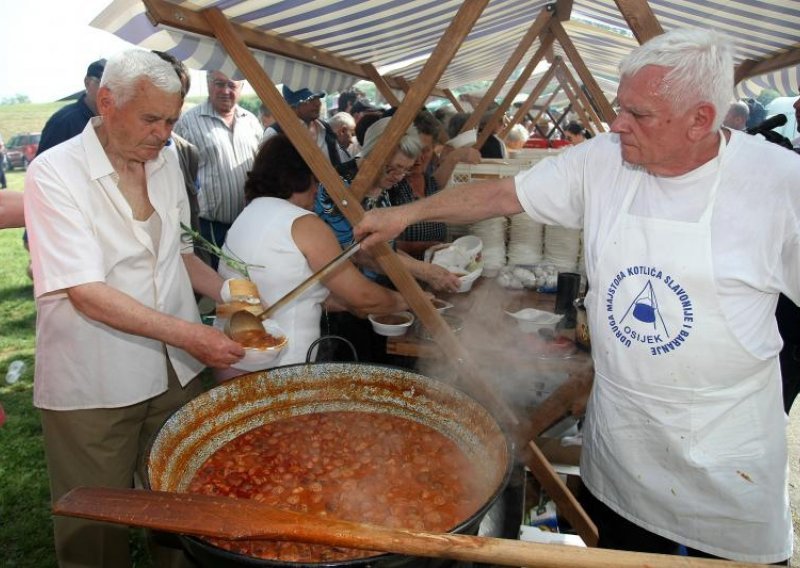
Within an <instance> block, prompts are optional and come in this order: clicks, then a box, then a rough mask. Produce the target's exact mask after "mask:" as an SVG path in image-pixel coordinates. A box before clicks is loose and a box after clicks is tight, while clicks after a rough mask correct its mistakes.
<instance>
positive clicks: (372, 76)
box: [363, 64, 400, 107]
mask: <svg viewBox="0 0 800 568" xmlns="http://www.w3.org/2000/svg"><path fill="white" fill-rule="evenodd" d="M363 68H364V73H366V75H367V76H368V77H369V80H370V81H372V82H373V83H374V84H375V88H376V89H378V92H379V93H380V94H381V95H382V96H383V98H384V99H385V100H386V102H387V103H389V104H390V105H391V106H393V107H397V106H400V99H398V98H397V97H396V96H395V94H394V91H392V88H391V87H390V86H389V83H388V82H387V81H386V79H385V78H384V77H383V75H381V74H380V73H378V70H377V69H376V68H375V66H374V65H372V64H365V65H364V66H363Z"/></svg>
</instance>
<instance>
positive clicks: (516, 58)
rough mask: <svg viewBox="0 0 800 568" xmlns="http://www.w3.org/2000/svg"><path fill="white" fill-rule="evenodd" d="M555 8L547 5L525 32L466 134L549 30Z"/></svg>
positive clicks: (483, 100)
mask: <svg viewBox="0 0 800 568" xmlns="http://www.w3.org/2000/svg"><path fill="white" fill-rule="evenodd" d="M553 8H554V6H553V5H552V4H547V5H546V6H545V7H543V8H542V9H541V10H540V11H539V15H538V16H536V19H535V20H534V21H533V23H532V24H531V27H530V28H528V31H527V32H525V35H524V36H522V39H521V40H520V42H519V45H517V48H516V49H515V50H514V53H512V54H511V56H510V57H509V58H508V60H506V63H505V65H503V68H502V69H500V72H499V73H498V74H497V76H496V77H495V79H494V81H492V84H491V86H490V87H489V89H488V90H487V91H486V94H485V95H484V96H483V98H482V99H481V102H480V103H479V104H478V107H477V108H476V109H475V111H474V112H473V113H472V114H471V115H470V117H469V118H468V119H467V122H466V123H465V124H464V127H463V128H462V131H464V132H466V131H467V130H472V129H473V128H475V127H476V126H478V123H479V122H480V119H481V117H482V116H483V115H484V114H485V113H486V111H487V110H489V107H490V106H491V104H492V103H493V102H494V99H495V97H497V95H498V93H499V92H500V89H502V88H503V85H505V84H506V81H508V78H509V77H511V74H512V73H513V72H514V70H515V69H516V68H517V66H518V65H519V62H520V61H522V58H523V57H524V56H525V54H526V53H528V50H529V49H530V48H531V45H533V42H534V41H535V40H536V39H537V38H538V37H539V35H540V34H541V33H542V31H543V30H545V29H546V28H547V25H548V24H549V23H550V18H552V17H553Z"/></svg>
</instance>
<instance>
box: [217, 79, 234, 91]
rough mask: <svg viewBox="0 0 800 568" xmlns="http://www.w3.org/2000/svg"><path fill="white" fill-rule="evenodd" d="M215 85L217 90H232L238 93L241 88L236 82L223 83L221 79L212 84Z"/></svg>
mask: <svg viewBox="0 0 800 568" xmlns="http://www.w3.org/2000/svg"><path fill="white" fill-rule="evenodd" d="M211 84H212V85H214V88H215V89H230V90H231V91H236V90H237V89H238V88H239V83H236V82H235V81H222V80H221V79H216V80H214V81H212V83H211Z"/></svg>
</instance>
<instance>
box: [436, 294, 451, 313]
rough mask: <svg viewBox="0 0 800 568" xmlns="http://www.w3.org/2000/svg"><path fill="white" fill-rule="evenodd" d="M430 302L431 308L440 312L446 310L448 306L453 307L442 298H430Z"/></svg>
mask: <svg viewBox="0 0 800 568" xmlns="http://www.w3.org/2000/svg"><path fill="white" fill-rule="evenodd" d="M431 303H432V304H433V309H435V310H436V311H437V312H439V313H440V314H442V313H444V312H446V311H447V310H449V309H450V308H452V307H453V304H451V303H450V302H448V301H446V300H442V299H441V298H431Z"/></svg>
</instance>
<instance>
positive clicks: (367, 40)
mask: <svg viewBox="0 0 800 568" xmlns="http://www.w3.org/2000/svg"><path fill="white" fill-rule="evenodd" d="M173 3H175V4H178V5H180V6H183V7H186V8H187V9H192V10H200V9H203V8H207V7H217V8H219V9H220V10H222V12H223V13H224V14H225V15H226V16H227V17H228V18H229V19H230V20H231V21H232V22H234V23H236V24H241V25H244V26H248V27H252V28H254V29H256V30H259V31H264V32H268V33H272V34H278V35H280V36H281V37H283V38H286V39H289V40H293V41H297V42H300V43H303V44H305V45H309V46H312V47H315V48H317V49H324V50H327V51H329V52H331V53H333V54H335V55H337V56H339V57H341V58H346V59H348V60H350V61H352V62H356V63H359V64H365V63H369V64H372V65H374V66H375V67H376V68H378V70H379V71H380V72H381V73H386V72H387V70H388V73H389V74H390V75H392V74H396V75H399V76H401V77H403V78H405V79H407V80H413V79H414V78H415V77H416V76H417V75H418V74H419V72H420V71H421V69H422V67H423V65H424V63H425V61H426V60H427V58H428V57H429V56H430V54H431V53H432V51H433V49H434V48H435V46H436V43H437V42H438V40H439V38H440V37H441V35H442V34H443V33H444V31H445V30H446V29H447V27H448V26H449V25H450V24H451V22H452V20H453V17H454V16H455V14H456V12H457V10H458V8H459V7H460V6H461V4H462V2H460V1H458V0H335V1H334V0H280V1H270V0H198V1H197V2H194V3H189V2H173ZM546 4H548V0H491V1H490V3H489V5H488V7H487V8H486V10H485V11H484V13H483V14H482V16H481V17H480V19H479V20H478V22H477V24H476V25H475V27H474V28H473V30H472V31H471V32H470V34H469V36H468V37H467V39H466V41H465V42H464V44H463V45H462V46H461V49H459V51H458V53H457V55H456V56H455V58H454V59H453V61H452V62H451V63H450V65H449V66H448V68H447V70H446V71H445V73H444V75H443V76H442V78H441V80H440V81H439V84H438V86H439V87H441V88H450V89H454V88H459V87H462V86H464V85H466V84H469V83H473V82H476V81H485V80H492V79H493V78H494V77H495V76H496V74H497V72H498V71H499V70H500V68H501V67H502V66H503V64H504V63H505V62H506V60H507V59H508V58H509V57H510V55H511V53H512V52H513V51H514V49H515V48H516V46H517V45H518V43H519V41H520V40H521V38H522V36H523V35H524V34H525V32H526V31H527V29H528V28H529V26H530V25H531V24H532V22H533V21H534V19H535V18H536V16H537V14H538V13H539V12H540V11H541V9H542V8H543V7H544V6H545V5H546ZM650 6H651V7H652V9H653V11H654V13H655V14H656V16H657V18H658V20H659V21H660V22H661V24H662V26H663V27H664V28H665V29H671V28H673V27H677V26H689V25H696V26H703V27H711V28H715V29H718V30H720V31H722V32H724V33H726V34H729V35H730V36H732V37H733V38H734V40H735V41H736V42H737V48H738V49H737V62H741V61H743V60H745V59H757V60H758V59H762V58H766V57H770V56H774V55H775V54H776V53H779V52H781V51H782V50H787V49H792V48H795V49H796V48H798V46H800V31H798V30H800V1H798V0H769V1H767V0H650ZM572 15H573V20H572V21H569V22H565V28H566V29H567V33H568V34H569V36H570V38H571V39H572V41H573V42H574V43H575V45H576V47H577V49H578V51H579V53H580V54H581V56H582V57H583V58H584V60H585V62H586V65H587V67H588V68H589V69H590V70H591V71H592V73H593V75H594V76H595V77H596V78H598V79H599V78H603V79H608V80H613V79H615V78H616V74H617V64H618V62H619V60H620V59H621V58H622V57H623V56H624V55H625V54H626V53H628V52H629V51H630V50H631V49H632V48H633V47H635V46H636V45H637V42H636V40H635V39H633V38H632V36H631V35H630V32H629V30H628V27H627V24H626V22H625V20H624V19H623V17H622V16H621V14H620V13H619V10H618V9H617V7H616V4H615V2H614V1H613V0H574V4H573V12H572ZM92 25H93V26H95V27H98V28H101V29H105V30H107V31H110V32H111V33H114V34H115V35H117V36H119V37H121V38H123V39H125V40H127V41H129V42H131V43H132V44H135V45H139V46H142V47H145V48H149V49H159V50H162V51H167V52H169V53H171V54H172V55H175V56H176V57H178V58H179V59H181V60H183V61H185V62H186V64H187V65H188V66H189V67H192V68H196V69H222V70H223V71H226V72H227V73H228V74H229V75H232V76H234V77H239V76H238V75H237V72H236V70H235V66H234V64H233V62H232V61H231V59H230V58H229V57H228V55H227V53H226V52H225V50H224V49H223V48H222V46H221V45H220V44H219V43H218V42H217V41H216V40H214V39H212V38H206V37H200V36H197V35H195V34H191V33H187V32H184V31H179V30H174V29H166V28H162V27H158V26H154V25H153V24H152V23H151V22H150V21H149V20H148V18H147V14H146V10H145V7H144V4H143V3H142V2H141V0H114V2H113V3H112V4H111V5H109V6H108V7H107V8H106V9H105V10H104V11H103V12H102V13H101V14H100V15H99V16H98V17H97V18H95V20H94V21H93V22H92ZM537 47H538V41H537V42H534V45H533V46H532V47H531V49H530V51H529V54H530V55H529V56H532V54H533V53H534V51H535V49H536V48H537ZM555 53H556V54H562V51H561V48H560V47H559V46H558V45H557V44H556V49H555ZM254 54H255V56H256V58H257V59H258V61H259V62H260V63H261V65H263V67H264V69H265V70H266V71H267V73H268V74H269V75H270V77H271V78H272V79H273V81H275V82H276V83H286V84H287V85H289V86H291V87H292V88H300V87H309V88H311V89H314V90H320V89H321V90H326V91H338V90H341V89H343V88H346V87H347V86H349V85H352V84H353V83H355V82H356V80H357V78H356V77H353V76H351V75H347V74H344V73H341V72H337V71H332V70H329V69H325V68H322V67H319V66H316V65H313V64H310V63H305V62H301V61H297V60H293V59H289V58H286V57H281V56H276V55H274V54H268V53H264V52H259V51H254ZM525 62H527V59H525V60H524V61H523V64H524V63H525ZM799 75H800V71H798V69H797V68H796V67H795V68H792V69H788V70H787V69H785V70H782V71H778V72H775V73H770V74H768V75H764V76H761V77H757V78H753V79H751V80H748V81H746V82H743V83H742V84H741V85H740V87H739V92H740V94H742V95H748V96H751V95H752V94H753V93H755V91H756V90H760V89H761V88H763V87H771V88H774V89H776V90H778V91H779V92H780V93H781V94H786V95H790V94H794V93H796V92H797V89H798V76H799Z"/></svg>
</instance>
